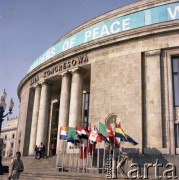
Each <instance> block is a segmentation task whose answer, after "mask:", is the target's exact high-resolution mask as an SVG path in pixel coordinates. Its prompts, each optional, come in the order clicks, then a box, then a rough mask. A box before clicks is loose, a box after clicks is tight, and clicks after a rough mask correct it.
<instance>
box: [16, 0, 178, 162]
mask: <svg viewBox="0 0 179 180" xmlns="http://www.w3.org/2000/svg"><path fill="white" fill-rule="evenodd" d="M178 30H179V2H178V1H177V0H143V1H139V2H136V3H133V4H130V5H128V6H125V7H122V8H119V9H116V10H113V11H111V12H108V13H106V14H103V15H102V16H99V17H97V18H95V19H92V20H91V21H88V22H87V23H85V24H83V25H81V26H79V27H77V28H76V29H74V30H72V31H71V32H69V33H68V34H66V35H65V36H64V37H62V38H61V39H60V40H59V41H57V43H56V44H54V46H53V47H51V48H50V49H48V50H47V51H46V52H45V53H44V54H43V55H42V56H40V57H39V58H38V59H37V60H36V61H34V63H33V64H32V66H31V67H30V68H29V72H28V74H27V75H26V76H25V77H24V78H23V79H22V81H21V82H20V84H19V87H18V96H19V99H20V113H19V126H18V135H17V138H18V144H17V149H18V150H20V151H21V152H22V153H23V155H24V156H26V155H33V154H34V147H35V145H39V144H40V143H41V142H43V143H44V144H45V146H46V147H47V153H49V146H50V144H51V143H54V144H55V146H56V153H57V156H58V154H59V153H60V151H61V147H62V142H61V141H60V140H59V131H60V127H62V126H69V127H76V126H84V127H87V126H88V124H89V123H90V124H91V125H96V126H98V123H99V122H103V123H106V124H110V122H112V121H113V120H115V121H117V122H120V123H121V125H122V127H123V129H125V132H126V133H127V134H130V136H131V137H133V138H134V139H135V140H136V141H137V142H138V143H139V144H138V145H137V146H135V148H136V149H138V151H139V153H141V154H148V153H153V152H154V151H155V150H157V151H160V152H161V153H162V154H171V155H176V154H179V124H178V123H179V117H178V112H179V108H178V106H179V33H178ZM110 114H112V115H113V116H114V117H115V118H112V119H110V118H107V117H108V116H109V115H110ZM124 147H125V145H124ZM57 164H58V163H57Z"/></svg>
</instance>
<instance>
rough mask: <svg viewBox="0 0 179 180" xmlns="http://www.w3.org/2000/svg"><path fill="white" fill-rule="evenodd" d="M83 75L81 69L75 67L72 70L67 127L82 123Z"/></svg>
mask: <svg viewBox="0 0 179 180" xmlns="http://www.w3.org/2000/svg"><path fill="white" fill-rule="evenodd" d="M83 75H84V70H83V69H80V68H77V69H74V70H73V71H72V84H71V99H70V115H69V127H76V126H80V125H81V124H82V122H81V120H82V97H83Z"/></svg>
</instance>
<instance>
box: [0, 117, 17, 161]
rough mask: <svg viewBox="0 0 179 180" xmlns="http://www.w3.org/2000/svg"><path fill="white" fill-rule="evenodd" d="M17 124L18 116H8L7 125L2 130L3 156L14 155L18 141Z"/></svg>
mask: <svg viewBox="0 0 179 180" xmlns="http://www.w3.org/2000/svg"><path fill="white" fill-rule="evenodd" d="M17 126H18V117H14V118H10V119H9V118H7V121H6V123H5V126H4V127H3V128H2V130H1V138H2V139H3V149H2V156H3V157H4V158H6V157H14V156H15V153H16V152H15V148H16V143H17Z"/></svg>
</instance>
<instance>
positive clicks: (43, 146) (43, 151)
mask: <svg viewBox="0 0 179 180" xmlns="http://www.w3.org/2000/svg"><path fill="white" fill-rule="evenodd" d="M44 156H45V145H44V144H42V158H44Z"/></svg>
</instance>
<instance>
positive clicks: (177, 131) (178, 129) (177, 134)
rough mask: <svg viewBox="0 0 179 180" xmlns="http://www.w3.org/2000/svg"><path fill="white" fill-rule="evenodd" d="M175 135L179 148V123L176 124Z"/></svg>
mask: <svg viewBox="0 0 179 180" xmlns="http://www.w3.org/2000/svg"><path fill="white" fill-rule="evenodd" d="M175 137H176V138H175V144H176V148H179V124H175Z"/></svg>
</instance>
